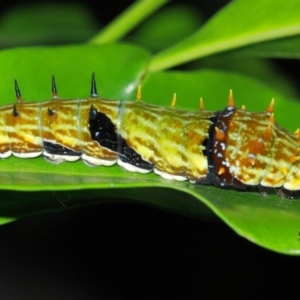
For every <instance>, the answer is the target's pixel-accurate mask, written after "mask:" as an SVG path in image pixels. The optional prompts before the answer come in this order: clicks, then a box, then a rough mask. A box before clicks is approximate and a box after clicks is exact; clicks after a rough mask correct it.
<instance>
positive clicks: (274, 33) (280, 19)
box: [150, 0, 300, 71]
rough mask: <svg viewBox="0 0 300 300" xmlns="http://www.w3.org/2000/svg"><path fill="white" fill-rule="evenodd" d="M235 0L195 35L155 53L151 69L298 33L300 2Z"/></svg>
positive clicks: (160, 68)
mask: <svg viewBox="0 0 300 300" xmlns="http://www.w3.org/2000/svg"><path fill="white" fill-rule="evenodd" d="M249 3H250V2H249V1H234V2H231V3H230V4H228V5H227V6H226V7H224V8H223V9H221V10H220V11H219V12H218V13H217V14H215V15H214V16H213V18H212V19H211V20H209V21H208V22H207V23H206V24H205V25H204V26H203V27H202V28H200V29H199V30H198V31H197V32H196V33H195V34H193V35H192V36H190V37H188V38H187V39H185V40H183V41H181V42H180V43H178V44H176V45H175V46H173V47H171V48H169V49H167V50H164V51H163V52H161V53H158V54H157V55H156V56H155V57H154V58H153V60H152V62H151V65H150V70H151V71H158V70H162V69H166V68H170V67H173V66H176V65H178V64H182V63H185V62H188V61H191V60H193V59H196V58H201V57H205V56H208V55H212V54H215V53H219V52H223V51H227V50H232V49H237V48H240V47H243V46H247V45H252V44H255V43H259V42H265V41H270V40H275V39H280V38H284V37H291V36H296V35H299V34H300V19H299V14H300V2H299V1H297V0H287V1H285V2H284V5H283V3H282V1H281V0H273V1H270V0H254V1H251V5H250V4H249Z"/></svg>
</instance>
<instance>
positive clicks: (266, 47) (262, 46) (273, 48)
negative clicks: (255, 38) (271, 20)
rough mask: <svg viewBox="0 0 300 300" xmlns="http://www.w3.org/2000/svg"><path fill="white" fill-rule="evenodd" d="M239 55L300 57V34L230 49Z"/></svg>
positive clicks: (231, 52)
mask: <svg viewBox="0 0 300 300" xmlns="http://www.w3.org/2000/svg"><path fill="white" fill-rule="evenodd" d="M230 55H236V56H238V57H269V58H295V59H299V58H300V36H299V35H296V36H293V37H288V38H283V39H278V40H274V41H267V42H262V43H258V44H254V45H250V46H246V47H242V48H240V49H236V50H232V51H230Z"/></svg>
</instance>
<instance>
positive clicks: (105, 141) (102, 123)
mask: <svg viewBox="0 0 300 300" xmlns="http://www.w3.org/2000/svg"><path fill="white" fill-rule="evenodd" d="M89 130H90V133H91V137H92V139H93V140H94V141H97V142H98V143H99V144H100V145H101V146H102V147H105V148H108V149H110V150H112V151H114V152H117V153H119V158H120V159H121V160H122V161H123V162H125V163H129V164H131V165H133V166H136V167H139V168H141V169H145V170H152V169H153V164H151V163H149V162H147V161H145V160H144V159H143V158H142V156H141V155H140V154H138V153H137V152H136V151H135V150H134V149H133V148H132V147H129V146H128V145H127V142H126V141H125V139H124V138H123V137H122V136H121V135H119V134H118V133H117V128H116V126H115V125H114V124H113V123H112V121H111V120H110V118H109V117H107V115H106V114H104V113H102V112H99V111H97V110H96V109H95V108H94V107H93V106H91V108H90V112H89Z"/></svg>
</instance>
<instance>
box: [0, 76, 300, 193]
mask: <svg viewBox="0 0 300 300" xmlns="http://www.w3.org/2000/svg"><path fill="white" fill-rule="evenodd" d="M15 91H16V96H17V102H16V103H15V104H13V105H7V106H3V107H0V157H1V158H7V157H9V156H10V155H11V154H13V155H14V156H17V157H22V158H29V157H30V158H31V157H37V156H39V155H43V156H44V157H45V159H46V160H48V161H50V162H54V163H60V162H63V161H76V160H78V159H79V158H81V159H82V160H83V161H84V162H85V163H86V164H87V165H91V166H98V165H104V166H111V165H113V164H115V163H118V165H120V166H121V167H123V168H124V169H126V170H128V171H132V172H139V173H148V172H151V171H153V170H154V172H155V173H156V174H158V175H160V176H161V177H163V178H166V179H175V180H180V181H181V180H189V181H190V182H191V183H196V184H213V185H215V186H218V187H234V188H236V189H242V190H244V189H246V188H247V187H251V186H252V187H253V186H254V187H258V188H259V189H260V190H261V191H262V192H264V190H265V189H266V188H274V189H275V190H276V191H277V193H278V194H279V196H281V197H289V196H290V197H292V196H293V195H294V193H295V192H297V191H299V190H300V160H299V155H300V153H299V152H300V150H299V144H300V131H299V129H298V130H297V131H296V132H295V133H294V134H292V133H290V132H288V131H287V130H285V129H284V128H282V127H280V126H279V125H278V124H276V123H275V121H274V115H273V108H274V101H273V100H272V101H271V104H270V106H269V107H268V108H267V110H266V111H265V112H261V113H256V112H248V111H246V110H245V108H242V109H238V108H236V107H235V104H234V102H233V97H232V93H230V95H229V101H228V104H227V107H226V108H225V109H223V110H221V111H206V110H204V108H203V105H202V104H201V105H200V106H201V107H200V108H201V109H200V110H199V111H183V110H178V109H176V108H175V107H174V104H175V103H174V102H175V100H176V98H174V99H173V105H171V107H168V108H167V107H160V106H155V105H150V104H146V103H144V102H142V101H141V100H140V98H141V97H140V94H139V93H138V96H137V100H136V101H120V100H107V99H102V98H99V97H98V95H97V90H96V83H95V77H94V74H93V76H92V87H91V96H90V98H87V99H70V100H62V99H59V98H58V96H57V90H56V84H55V80H54V77H52V93H53V98H52V100H51V101H48V102H42V103H24V102H23V101H22V98H21V94H20V91H19V88H18V85H17V83H16V82H15Z"/></svg>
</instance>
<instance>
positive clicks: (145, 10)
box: [89, 0, 169, 44]
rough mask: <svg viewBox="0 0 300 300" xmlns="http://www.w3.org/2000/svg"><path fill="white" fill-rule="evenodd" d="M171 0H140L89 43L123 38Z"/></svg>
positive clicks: (109, 41)
mask: <svg viewBox="0 0 300 300" xmlns="http://www.w3.org/2000/svg"><path fill="white" fill-rule="evenodd" d="M168 1H169V0H140V1H136V2H135V3H133V4H132V5H131V6H129V7H128V8H127V9H126V10H125V11H124V12H123V13H121V14H120V15H119V16H118V17H117V18H116V19H114V20H113V21H112V22H111V23H110V24H108V25H107V26H106V27H105V28H104V29H103V30H101V31H100V33H99V34H97V35H96V36H95V37H93V38H92V39H91V40H90V41H89V43H91V44H104V43H111V42H115V41H117V40H119V39H121V38H122V37H123V36H124V35H126V34H127V33H128V32H129V31H131V30H132V29H133V28H135V27H136V26H137V25H138V24H139V23H140V22H142V21H143V20H144V19H146V18H147V17H148V16H149V15H151V14H152V13H153V12H155V11H156V10H157V9H159V8H160V7H161V6H162V5H164V4H165V3H167V2H168Z"/></svg>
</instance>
